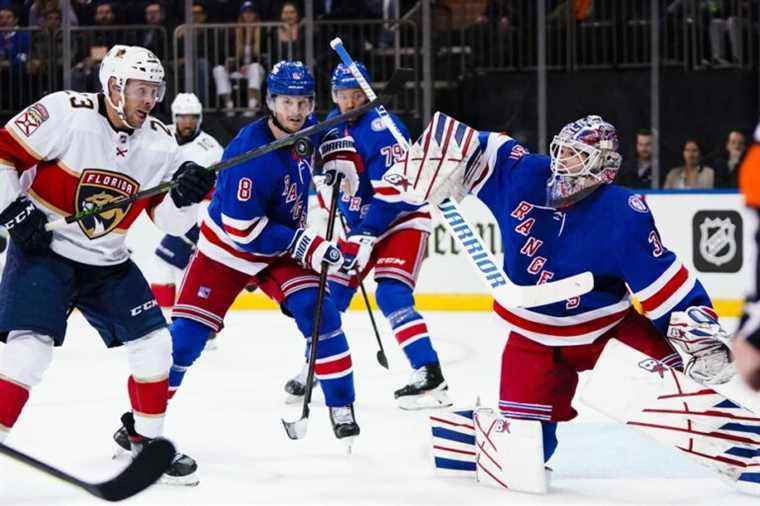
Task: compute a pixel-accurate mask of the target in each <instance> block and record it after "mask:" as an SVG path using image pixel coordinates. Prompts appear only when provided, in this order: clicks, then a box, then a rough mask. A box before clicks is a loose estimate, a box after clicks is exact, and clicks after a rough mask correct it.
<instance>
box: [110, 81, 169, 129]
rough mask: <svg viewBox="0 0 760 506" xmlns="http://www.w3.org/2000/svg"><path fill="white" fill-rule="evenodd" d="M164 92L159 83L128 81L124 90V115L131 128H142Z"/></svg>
mask: <svg viewBox="0 0 760 506" xmlns="http://www.w3.org/2000/svg"><path fill="white" fill-rule="evenodd" d="M162 91H163V90H162V86H161V85H159V84H157V83H151V82H148V81H141V80H138V79H130V80H129V81H127V86H126V89H125V90H124V99H125V103H124V114H126V116H127V123H129V125H130V126H131V127H133V128H140V127H141V126H142V125H143V123H145V120H146V119H147V118H148V115H149V114H150V113H151V111H152V110H153V108H154V107H156V104H157V103H158V101H159V100H160V99H161V95H162ZM112 99H113V97H112Z"/></svg>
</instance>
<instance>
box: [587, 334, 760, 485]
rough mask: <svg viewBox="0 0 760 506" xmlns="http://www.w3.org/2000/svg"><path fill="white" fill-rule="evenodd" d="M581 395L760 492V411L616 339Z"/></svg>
mask: <svg viewBox="0 0 760 506" xmlns="http://www.w3.org/2000/svg"><path fill="white" fill-rule="evenodd" d="M581 401H582V402H583V403H585V404H586V405H588V406H590V407H592V408H594V409H596V410H597V411H599V412H601V413H604V414H605V415H607V416H609V417H611V418H613V419H614V420H616V421H619V422H621V423H624V424H626V425H628V426H629V427H631V428H633V429H635V430H637V431H639V432H641V433H643V434H644V435H646V436H648V437H650V438H652V439H654V440H655V441H657V442H659V443H661V444H663V445H665V446H668V447H670V448H673V449H674V450H675V451H676V452H678V453H680V454H682V455H685V456H687V457H689V458H690V459H692V460H694V461H695V462H697V463H699V464H701V465H703V466H706V467H708V468H710V469H712V470H713V471H716V472H718V473H719V474H720V475H721V476H722V477H723V478H727V479H729V480H730V481H733V482H734V483H735V484H736V486H737V488H738V489H739V490H740V491H742V492H745V493H749V494H753V495H760V417H758V415H756V414H755V413H753V412H751V411H748V410H746V409H744V408H742V407H741V406H740V405H739V404H737V403H735V402H733V401H731V400H729V399H727V398H726V397H724V396H723V395H721V394H719V393H717V392H716V391H715V390H713V389H712V388H709V387H706V386H703V385H700V384H699V383H697V382H695V381H694V380H692V379H691V378H688V377H687V376H686V375H684V374H683V373H681V372H679V371H677V370H675V369H671V368H669V367H668V366H666V365H664V364H663V363H661V362H659V361H657V360H655V359H653V358H650V357H648V356H647V355H644V354H643V353H641V352H639V351H637V350H635V349H633V348H631V347H629V346H627V345H625V344H623V343H621V342H620V341H617V340H615V339H612V340H610V341H609V343H608V344H607V346H606V347H605V348H604V351H603V352H602V354H601V356H600V357H599V360H598V361H597V363H596V366H595V367H594V369H593V372H592V373H591V378H590V380H589V381H588V383H587V384H586V385H585V387H584V388H583V390H582V391H581Z"/></svg>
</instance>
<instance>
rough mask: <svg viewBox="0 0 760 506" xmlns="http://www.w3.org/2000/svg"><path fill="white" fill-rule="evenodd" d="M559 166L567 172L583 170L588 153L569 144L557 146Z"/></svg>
mask: <svg viewBox="0 0 760 506" xmlns="http://www.w3.org/2000/svg"><path fill="white" fill-rule="evenodd" d="M557 158H558V159H559V163H560V166H561V167H562V168H563V169H564V170H565V171H567V173H569V174H578V173H580V172H581V171H582V170H583V165H584V163H585V162H586V159H588V154H587V153H583V152H582V151H577V150H575V149H573V148H571V147H569V146H562V147H561V148H559V155H558V157H557Z"/></svg>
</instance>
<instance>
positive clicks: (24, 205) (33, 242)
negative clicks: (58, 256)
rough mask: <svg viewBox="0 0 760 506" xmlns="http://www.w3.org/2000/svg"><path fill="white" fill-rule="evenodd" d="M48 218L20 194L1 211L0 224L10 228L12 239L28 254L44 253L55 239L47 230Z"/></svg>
mask: <svg viewBox="0 0 760 506" xmlns="http://www.w3.org/2000/svg"><path fill="white" fill-rule="evenodd" d="M47 221H48V219H47V216H45V213H43V212H42V211H40V210H39V209H37V207H36V206H35V205H34V203H33V202H32V201H31V200H29V199H28V198H26V196H25V195H21V196H19V198H17V199H16V200H14V201H13V202H12V203H11V205H9V206H8V207H6V208H5V211H3V212H2V213H0V224H2V226H4V227H5V228H6V229H7V230H8V235H10V236H11V240H12V241H13V242H14V243H15V244H16V246H18V247H19V249H20V250H21V251H23V252H24V253H26V254H28V255H33V254H36V253H44V252H45V251H47V249H48V246H50V241H51V240H52V239H53V232H48V231H47V230H45V223H47Z"/></svg>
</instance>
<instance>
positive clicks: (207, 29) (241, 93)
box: [173, 20, 421, 116]
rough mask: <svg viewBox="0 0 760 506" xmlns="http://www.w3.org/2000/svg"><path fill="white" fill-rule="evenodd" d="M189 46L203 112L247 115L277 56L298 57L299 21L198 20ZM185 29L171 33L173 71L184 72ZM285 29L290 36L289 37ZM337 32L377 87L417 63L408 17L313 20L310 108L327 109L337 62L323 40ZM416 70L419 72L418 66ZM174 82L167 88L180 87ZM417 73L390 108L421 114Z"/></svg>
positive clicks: (301, 46) (301, 47)
mask: <svg viewBox="0 0 760 506" xmlns="http://www.w3.org/2000/svg"><path fill="white" fill-rule="evenodd" d="M192 32H193V34H194V35H193V46H194V52H193V55H192V58H190V60H192V61H194V63H193V64H190V65H191V66H192V74H193V80H192V83H193V84H192V88H193V90H194V92H195V93H196V95H198V97H199V99H200V100H201V102H202V103H203V104H204V107H205V108H206V109H207V110H208V111H224V112H226V113H227V114H229V115H233V114H236V113H239V112H242V113H244V114H246V115H249V116H253V115H254V114H256V112H257V111H258V110H259V109H260V108H261V105H262V98H263V97H262V93H263V89H264V78H265V76H266V73H267V72H268V71H269V70H271V68H272V66H273V65H274V64H275V63H277V62H278V61H280V60H284V59H300V60H304V59H305V57H306V54H305V33H306V31H305V25H304V23H303V22H302V23H301V24H300V25H299V27H298V28H297V29H292V31H289V29H288V27H286V26H285V25H283V24H281V23H256V24H248V25H246V24H227V23H223V24H203V25H195V26H193V28H192ZM186 33H190V29H189V27H188V26H187V25H180V26H178V27H177V28H176V30H175V31H174V38H173V42H174V43H173V48H174V49H173V69H174V74H175V75H178V76H180V75H183V74H184V71H185V70H184V66H185V64H186V61H188V58H186V57H185V54H184V41H183V38H184V37H185V36H186ZM289 34H297V35H296V36H295V38H293V37H292V36H290V35H289ZM336 36H340V37H341V38H342V39H343V42H344V44H345V45H346V47H347V48H348V49H349V50H350V51H351V52H352V53H353V56H354V58H356V59H357V60H359V61H362V62H363V63H365V64H366V65H367V67H368V68H369V69H371V72H372V78H373V81H374V83H375V86H376V88H377V89H378V90H381V89H382V87H383V86H384V84H385V82H386V81H387V80H388V79H389V78H390V76H391V75H392V74H393V70H394V69H395V68H397V67H398V66H408V67H412V68H415V69H419V68H420V63H419V62H420V51H419V37H418V32H417V25H416V24H415V23H414V22H412V21H408V20H398V21H395V20H394V21H382V20H354V21H329V22H327V21H317V22H315V23H314V47H316V48H318V51H317V53H316V55H315V58H314V61H312V62H309V61H306V62H305V63H306V64H307V65H309V66H310V67H311V69H312V71H313V74H314V79H315V81H316V108H317V110H318V111H319V112H325V111H327V110H329V109H330V108H331V107H332V97H331V93H330V85H329V83H330V76H331V73H332V70H333V68H334V67H335V65H337V63H338V59H337V57H336V56H334V54H333V52H332V50H330V49H329V47H330V45H329V43H330V40H331V39H332V38H333V37H336ZM418 74H419V71H418ZM183 84H184V83H182V82H181V80H177V81H175V84H174V91H175V93H178V92H180V91H183V90H184V89H185V88H186V86H184V85H183ZM420 93H421V89H420V86H419V75H418V78H417V79H416V80H415V83H411V84H410V85H409V89H408V91H407V92H406V93H403V94H402V95H401V96H400V97H399V98H398V99H397V100H396V103H395V104H394V108H395V109H396V110H401V111H403V112H409V113H414V114H415V115H419V113H420Z"/></svg>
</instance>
